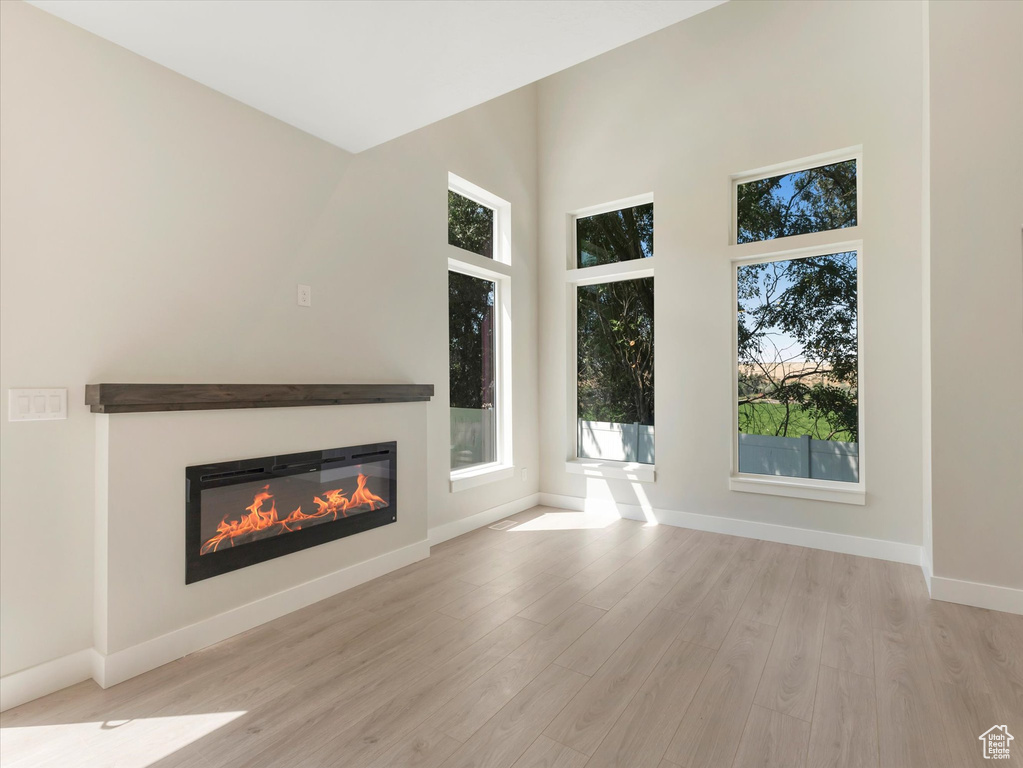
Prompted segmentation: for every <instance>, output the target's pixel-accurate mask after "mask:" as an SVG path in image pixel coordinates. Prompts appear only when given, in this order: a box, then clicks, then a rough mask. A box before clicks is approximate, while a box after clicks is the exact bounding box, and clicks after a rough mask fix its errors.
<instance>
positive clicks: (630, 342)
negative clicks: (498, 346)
mask: <svg viewBox="0 0 1023 768" xmlns="http://www.w3.org/2000/svg"><path fill="white" fill-rule="evenodd" d="M572 233H573V235H574V236H575V242H574V247H573V248H572V251H571V263H572V267H573V269H571V270H570V272H569V276H568V279H569V284H570V285H572V286H573V287H572V298H573V300H574V303H575V307H574V316H575V328H574V330H573V336H574V338H573V346H574V348H575V371H576V375H575V382H574V389H575V392H574V397H572V403H573V405H574V410H575V414H574V416H575V419H574V425H575V434H574V436H573V437H574V441H573V442H574V451H573V452H574V454H575V458H579V459H599V460H601V461H602V462H627V463H630V464H637V463H639V464H651V465H652V464H653V463H654V277H653V274H654V268H653V255H654V204H653V202H652V201H651V199H650V197H649V196H645V197H641V198H633V199H631V200H629V201H623V202H621V203H618V204H616V205H607V206H601V207H599V208H591V209H589V210H586V211H580V212H579V213H577V214H576V215H575V216H574V219H573V221H572ZM608 466H612V465H608ZM571 468H572V467H570V469H571ZM649 479H651V480H652V479H653V474H652V471H651V472H650V474H649Z"/></svg>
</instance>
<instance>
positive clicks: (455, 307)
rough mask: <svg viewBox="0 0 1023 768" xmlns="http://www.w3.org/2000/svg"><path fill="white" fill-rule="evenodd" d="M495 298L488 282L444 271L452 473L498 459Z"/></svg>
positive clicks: (493, 285)
mask: <svg viewBox="0 0 1023 768" xmlns="http://www.w3.org/2000/svg"><path fill="white" fill-rule="evenodd" d="M495 297H496V286H495V284H494V283H493V282H492V281H490V280H484V279H482V278H479V277H473V276H471V275H464V274H460V273H458V272H448V314H449V327H450V342H449V347H448V355H449V360H450V365H451V369H450V374H449V377H450V378H449V381H450V390H451V469H452V470H458V469H464V468H466V467H473V466H476V465H479V464H489V463H491V462H494V461H496V460H497V418H496V411H495V401H496V397H495V396H496V381H495V378H494V374H495V367H496V366H495V364H494V353H495V350H494V326H495V319H494V303H495Z"/></svg>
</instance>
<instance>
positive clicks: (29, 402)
mask: <svg viewBox="0 0 1023 768" xmlns="http://www.w3.org/2000/svg"><path fill="white" fill-rule="evenodd" d="M66 418H67V390H66V389H9V390H7V420H8V421H53V420H55V419H66Z"/></svg>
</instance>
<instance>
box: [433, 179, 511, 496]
mask: <svg viewBox="0 0 1023 768" xmlns="http://www.w3.org/2000/svg"><path fill="white" fill-rule="evenodd" d="M448 189H449V190H451V191H452V192H456V193H458V194H459V195H462V196H463V197H467V198H469V199H470V200H472V201H474V202H477V203H479V204H481V205H484V206H486V207H487V208H490V209H492V210H493V211H494V258H492V259H488V258H487V257H486V256H480V255H479V254H477V253H473V252H472V251H467V250H465V249H464V248H459V247H458V246H455V245H451V244H448V271H449V272H458V273H460V274H463V275H468V276H470V277H477V278H480V279H483V280H489V281H491V282H493V283H494V407H495V408H496V409H497V456H496V458H495V460H494V461H492V462H489V463H487V464H477V465H475V466H472V467H466V468H463V469H457V470H450V490H451V492H452V493H456V492H458V491H463V490H466V489H468V488H475V487H477V486H480V485H484V484H486V483H492V482H496V481H498V480H506V479H508V478H511V477H513V476H514V474H515V464H514V457H513V441H512V309H511V308H512V269H511V263H512V259H511V252H512V251H511V203H509V202H508V201H507V200H503V199H502V198H500V197H498V196H497V195H494V194H491V193H490V192H487V191H486V190H485V189H483V188H482V187H480V186H477V185H476V184H473V183H472V182H469V181H466V180H465V179H463V178H461V177H460V176H456V175H455V174H453V173H449V174H448ZM449 375H450V367H449ZM449 405H450V403H449ZM448 431H449V435H450V416H449V419H448ZM449 456H450V453H449Z"/></svg>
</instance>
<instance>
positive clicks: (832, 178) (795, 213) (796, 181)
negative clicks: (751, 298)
mask: <svg viewBox="0 0 1023 768" xmlns="http://www.w3.org/2000/svg"><path fill="white" fill-rule="evenodd" d="M856 209H857V196H856V160H855V159H850V160H843V161H841V162H837V163H832V164H830V165H821V166H817V167H816V168H807V169H804V170H799V171H793V172H791V173H785V174H781V175H778V176H768V177H766V178H752V179H750V180H749V181H744V180H740V181H739V183H738V184H736V207H735V210H736V229H735V231H736V238H735V240H736V242H737V243H752V242H756V241H758V240H774V239H775V238H778V237H789V236H791V235H804V234H807V233H810V232H826V231H828V230H832V229H845V228H846V227H855V226H856V224H857V210H856Z"/></svg>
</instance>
